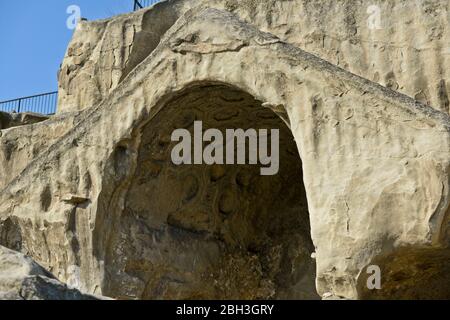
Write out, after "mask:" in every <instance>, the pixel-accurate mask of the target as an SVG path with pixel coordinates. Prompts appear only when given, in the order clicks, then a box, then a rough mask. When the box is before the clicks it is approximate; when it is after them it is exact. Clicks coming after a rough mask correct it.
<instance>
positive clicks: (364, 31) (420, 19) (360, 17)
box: [58, 0, 450, 113]
mask: <svg viewBox="0 0 450 320" xmlns="http://www.w3.org/2000/svg"><path fill="white" fill-rule="evenodd" d="M449 6H450V4H449V3H448V1H439V0H434V1H429V0H418V1H410V0H396V1H391V0H382V1H377V2H376V3H374V2H373V1H372V0H358V1H355V0H345V1H320V0H314V1H310V0H290V1H278V0H263V1H261V0H168V1H162V2H161V3H158V4H156V5H155V6H154V7H152V8H150V9H144V10H140V11H138V12H137V13H135V14H129V15H123V16H120V17H114V18H111V19H107V20H102V21H94V22H82V23H80V24H79V26H78V29H77V31H76V32H75V35H74V37H73V39H72V41H71V43H70V45H69V47H68V50H67V52H66V57H65V59H64V62H63V64H62V68H61V71H60V75H59V80H60V81H59V107H58V110H59V112H66V111H73V110H80V109H84V108H86V107H88V106H91V105H95V104H97V103H98V102H100V101H101V100H102V99H103V98H105V97H107V96H108V95H109V93H110V92H111V91H112V90H113V89H114V88H116V87H117V86H118V84H119V83H120V82H121V81H122V80H123V79H124V78H125V77H126V76H127V75H128V73H129V72H130V71H131V70H133V69H134V67H136V66H137V65H138V64H139V63H141V62H142V61H143V60H144V59H145V58H146V57H147V56H148V55H149V54H150V53H151V52H152V51H153V50H154V49H155V48H156V47H157V45H158V44H159V42H160V40H161V38H162V37H163V36H164V34H165V33H166V31H167V30H168V29H169V28H170V27H171V26H172V25H173V24H174V23H175V22H176V21H177V19H178V18H180V17H181V16H182V15H183V14H184V13H185V12H187V11H188V10H191V9H193V8H195V9H193V10H197V11H199V10H201V9H202V8H207V7H208V8H217V9H221V10H227V11H229V12H232V13H233V14H236V15H237V16H238V17H240V18H241V19H243V20H244V21H246V22H248V23H250V24H252V25H255V26H257V27H258V28H259V29H260V30H263V31H267V32H270V33H272V34H274V35H276V36H277V37H279V38H280V39H281V40H282V41H284V42H287V43H290V44H292V45H294V46H296V47H298V48H301V49H303V50H306V51H308V52H310V53H313V54H315V55H317V56H319V57H321V58H322V59H324V60H327V61H329V62H331V63H333V64H335V65H337V66H340V67H342V68H344V69H346V70H348V71H350V72H352V73H355V74H357V75H360V76H362V77H364V78H366V79H369V80H371V81H374V82H377V83H379V84H382V85H384V86H387V87H388V88H390V89H392V90H395V91H399V92H401V93H404V94H407V95H409V96H411V97H413V98H415V99H416V100H419V101H421V102H423V103H425V104H428V105H430V106H432V107H434V108H436V109H438V110H442V111H444V112H447V113H448V112H449V96H450V83H449V80H448V78H449V74H448V72H449V71H448V70H450V48H449V45H448V44H449V43H450V31H449V28H448V25H449V19H450V18H449V12H450V8H449Z"/></svg>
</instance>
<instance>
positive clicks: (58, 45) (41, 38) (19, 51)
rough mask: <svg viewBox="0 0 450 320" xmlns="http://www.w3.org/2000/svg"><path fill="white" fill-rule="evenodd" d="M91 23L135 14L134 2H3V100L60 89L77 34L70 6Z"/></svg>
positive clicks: (0, 61)
mask: <svg viewBox="0 0 450 320" xmlns="http://www.w3.org/2000/svg"><path fill="white" fill-rule="evenodd" d="M70 5H77V6H78V7H79V8H80V10H81V16H82V17H84V18H87V19H88V20H95V19H103V18H107V17H111V16H113V15H116V14H120V13H125V12H130V11H132V9H133V1H132V0H78V1H76V0H39V1H36V0H25V1H11V0H0V101H4V100H9V99H14V98H19V97H23V96H29V95H34V94H39V93H44V92H49V91H56V90H57V71H58V68H59V65H60V64H61V62H62V59H63V57H64V53H65V51H66V48H67V45H68V43H69V41H70V39H71V37H72V33H73V30H70V29H68V28H67V24H66V22H67V20H68V18H69V17H70V14H68V13H67V8H68V7H69V6H70Z"/></svg>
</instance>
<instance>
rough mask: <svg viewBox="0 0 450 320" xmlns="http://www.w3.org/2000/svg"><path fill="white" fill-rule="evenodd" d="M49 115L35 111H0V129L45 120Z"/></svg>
mask: <svg viewBox="0 0 450 320" xmlns="http://www.w3.org/2000/svg"><path fill="white" fill-rule="evenodd" d="M48 118H49V117H48V116H44V115H41V114H36V113H7V112H1V111H0V130H4V129H8V128H12V127H19V126H24V125H30V124H34V123H38V122H41V121H45V120H47V119H48Z"/></svg>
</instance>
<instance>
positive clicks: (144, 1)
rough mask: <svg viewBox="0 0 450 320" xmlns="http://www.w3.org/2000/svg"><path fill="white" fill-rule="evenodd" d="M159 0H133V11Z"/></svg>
mask: <svg viewBox="0 0 450 320" xmlns="http://www.w3.org/2000/svg"><path fill="white" fill-rule="evenodd" d="M159 1H161V0H134V11H136V10H139V9H142V8H145V7H149V6H152V5H154V4H155V3H157V2H159Z"/></svg>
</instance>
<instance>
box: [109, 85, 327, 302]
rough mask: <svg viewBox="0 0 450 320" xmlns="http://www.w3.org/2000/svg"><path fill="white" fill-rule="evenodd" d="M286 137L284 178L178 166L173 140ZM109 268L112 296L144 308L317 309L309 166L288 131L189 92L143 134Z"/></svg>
mask: <svg viewBox="0 0 450 320" xmlns="http://www.w3.org/2000/svg"><path fill="white" fill-rule="evenodd" d="M197 120H201V121H202V122H203V127H204V129H205V130H206V129H208V128H216V129H219V130H221V131H223V132H224V131H225V130H226V129H244V130H246V129H249V128H253V129H257V130H258V129H268V130H269V131H270V129H279V136H280V138H279V142H280V143H279V146H280V147H279V148H280V151H279V154H280V156H279V160H280V165H279V172H278V174H276V175H273V176H262V175H261V174H260V167H261V166H260V165H249V164H246V165H179V166H177V165H174V164H173V163H172V161H171V151H172V149H173V147H174V146H175V145H176V144H177V143H176V142H172V141H171V134H172V132H173V130H175V129H180V128H185V129H187V130H190V131H191V132H192V131H193V126H194V122H195V121H197ZM117 226H118V227H117V228H118V229H119V230H114V232H113V233H112V239H111V242H110V246H109V248H112V249H111V250H110V251H109V253H108V255H107V259H106V264H105V271H106V277H107V281H106V288H105V290H104V294H106V295H109V296H113V297H116V298H126V299H127V298H138V299H272V298H273V299H315V298H318V296H317V293H316V290H315V262H314V260H313V259H312V258H311V254H312V252H313V251H314V246H313V244H312V241H311V236H310V224H309V214H308V205H307V199H306V193H305V188H304V186H303V177H302V164H301V160H300V157H299V154H298V150H297V146H296V144H295V142H294V138H293V135H292V133H291V131H290V129H289V128H288V127H287V126H286V125H285V123H284V122H283V121H282V120H281V119H280V118H279V117H278V116H277V115H276V114H275V113H274V112H273V111H271V110H269V109H267V108H264V107H262V106H261V102H260V101H257V100H255V99H254V98H253V97H252V96H251V95H249V94H247V93H245V92H243V91H241V90H238V89H236V88H232V87H229V86H224V85H208V86H201V87H195V88H190V89H188V90H185V91H184V92H183V93H181V94H179V95H178V96H177V97H175V98H173V99H172V100H171V101H170V102H169V103H168V104H167V105H166V106H164V108H163V109H162V110H161V111H160V112H159V113H158V114H157V115H156V116H155V117H154V118H153V119H152V120H151V121H150V122H149V123H147V124H146V125H145V126H144V127H143V128H142V132H141V141H140V147H139V150H138V159H137V167H136V169H135V171H134V175H133V178H132V179H131V182H130V185H129V187H128V191H127V193H126V196H125V202H124V208H123V210H122V213H121V215H120V221H119V223H118V224H117Z"/></svg>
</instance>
